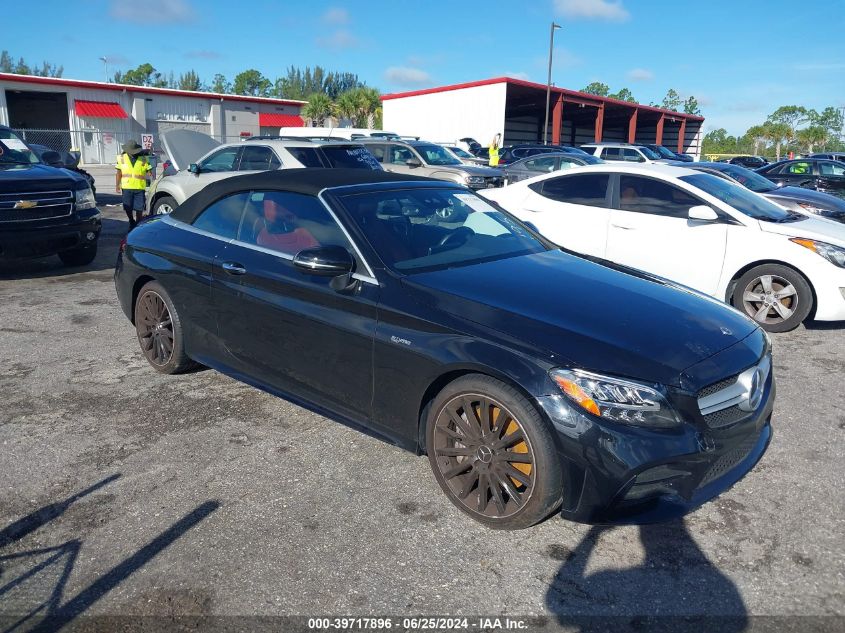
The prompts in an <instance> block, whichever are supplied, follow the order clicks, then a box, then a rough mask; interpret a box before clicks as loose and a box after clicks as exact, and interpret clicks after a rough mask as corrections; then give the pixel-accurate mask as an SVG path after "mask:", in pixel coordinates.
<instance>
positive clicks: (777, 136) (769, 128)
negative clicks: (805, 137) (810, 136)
mask: <svg viewBox="0 0 845 633" xmlns="http://www.w3.org/2000/svg"><path fill="white" fill-rule="evenodd" d="M764 127H765V129H766V139H767V140H769V141H772V142H773V143H774V144H775V154H776V156H777V160H780V146H781V145H782V144H783V142H784V141H786V140H788V139H789V138H790V137H791V136H792V128H791V127H789V126H788V125H787V124H786V123H766V124H765V126H764Z"/></svg>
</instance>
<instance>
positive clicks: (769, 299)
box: [731, 264, 813, 332]
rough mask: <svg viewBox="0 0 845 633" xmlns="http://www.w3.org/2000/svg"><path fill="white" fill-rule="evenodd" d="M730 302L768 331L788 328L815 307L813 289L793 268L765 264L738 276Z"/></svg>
mask: <svg viewBox="0 0 845 633" xmlns="http://www.w3.org/2000/svg"><path fill="white" fill-rule="evenodd" d="M731 303H732V304H733V305H734V307H736V308H737V309H738V310H740V311H741V312H743V313H745V314H747V315H748V316H750V317H751V318H752V319H754V320H755V321H756V322H757V323H758V324H759V325H760V327H762V328H763V329H764V330H766V331H767V332H789V331H790V330H794V329H795V328H797V327H798V326H799V325H801V323H802V322H803V321H804V319H806V318H807V316H808V315H809V314H810V311H811V310H812V309H813V291H812V290H811V289H810V284H809V283H808V282H807V280H806V279H805V278H804V276H803V275H802V274H801V273H799V272H798V271H797V270H795V269H794V268H790V267H789V266H783V265H781V264H763V265H761V266H755V267H754V268H752V269H751V270H749V271H748V272H747V273H745V274H744V275H743V276H742V277H740V278H739V280H738V281H737V282H736V287H735V288H734V291H733V297H732V298H731Z"/></svg>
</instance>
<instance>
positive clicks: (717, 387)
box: [698, 374, 739, 398]
mask: <svg viewBox="0 0 845 633" xmlns="http://www.w3.org/2000/svg"><path fill="white" fill-rule="evenodd" d="M737 376H739V374H734V375H733V376H731V377H729V378H725V379H724V380H720V381H719V382H714V383H713V384H712V385H709V386H707V387H705V388H704V389H702V390H701V391H699V392H698V397H699V398H706V397H707V396H709V395H712V394H714V393H716V392H717V391H721V390H722V389H724V388H725V387H730V386H731V385H732V384H734V383H735V382H736V379H737Z"/></svg>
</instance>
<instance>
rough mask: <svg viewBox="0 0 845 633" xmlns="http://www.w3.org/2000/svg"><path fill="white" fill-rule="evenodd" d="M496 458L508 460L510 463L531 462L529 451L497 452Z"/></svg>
mask: <svg viewBox="0 0 845 633" xmlns="http://www.w3.org/2000/svg"><path fill="white" fill-rule="evenodd" d="M496 458H497V459H498V461H503V462H510V463H511V464H533V463H534V460H533V459H531V453H514V452H513V451H505V452H503V453H499V454H498V455H497V456H496Z"/></svg>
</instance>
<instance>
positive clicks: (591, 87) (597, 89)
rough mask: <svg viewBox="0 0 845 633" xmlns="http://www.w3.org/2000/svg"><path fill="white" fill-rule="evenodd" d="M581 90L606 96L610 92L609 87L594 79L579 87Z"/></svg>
mask: <svg viewBox="0 0 845 633" xmlns="http://www.w3.org/2000/svg"><path fill="white" fill-rule="evenodd" d="M581 92H586V93H587V94H590V95H598V96H599V97H606V96H607V95H608V94H610V87H609V86H608V85H607V84H603V83H602V82H600V81H594V82H592V83H590V84H587V85H586V86H584V87H583V88H581Z"/></svg>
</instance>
